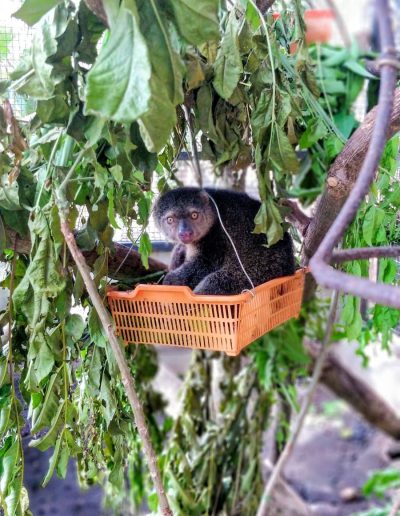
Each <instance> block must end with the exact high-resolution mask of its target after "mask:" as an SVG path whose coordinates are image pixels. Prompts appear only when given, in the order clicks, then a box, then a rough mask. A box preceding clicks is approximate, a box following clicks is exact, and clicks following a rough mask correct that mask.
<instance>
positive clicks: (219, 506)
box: [0, 0, 398, 514]
mask: <svg viewBox="0 0 400 516" xmlns="http://www.w3.org/2000/svg"><path fill="white" fill-rule="evenodd" d="M264 14H265V16H264ZM15 15H16V16H17V17H18V18H20V19H22V20H24V21H25V22H26V23H28V24H29V25H35V24H37V31H35V35H34V38H33V41H32V46H31V48H30V49H28V50H27V51H26V52H25V54H24V56H23V58H22V60H21V63H20V65H19V66H18V67H17V69H16V70H14V71H13V73H12V74H11V77H10V81H8V82H4V83H1V84H0V94H1V95H2V96H4V97H6V96H7V88H10V90H12V91H16V92H18V94H20V95H22V96H24V97H25V98H26V99H29V101H30V102H32V101H33V102H34V104H33V111H32V112H31V113H30V116H29V117H23V118H22V119H21V120H19V121H18V122H17V121H16V119H15V117H13V116H12V110H10V105H9V104H7V101H6V103H5V104H4V108H3V109H1V110H0V145H1V150H2V151H3V152H2V153H1V156H0V173H1V176H0V187H1V188H0V216H1V219H0V220H1V223H0V242H1V247H2V252H3V253H4V259H5V260H8V262H7V263H8V265H9V269H10V274H9V276H8V278H6V280H5V281H4V282H3V285H4V286H6V287H10V286H11V292H12V302H11V303H10V305H9V309H8V310H7V311H6V313H5V314H4V321H8V324H9V326H10V343H9V344H8V347H7V346H5V347H3V349H2V354H1V360H0V364H2V365H1V368H0V373H1V374H0V380H1V382H0V389H1V390H0V394H1V397H0V399H1V400H2V401H1V403H0V422H1V421H7V424H5V426H4V428H3V426H2V425H0V427H1V429H2V434H1V442H0V445H1V446H0V460H1V462H0V464H1V465H2V469H1V471H2V472H3V473H1V482H0V483H1V486H3V487H1V486H0V488H1V503H2V505H3V507H9V509H10V510H9V509H6V510H7V511H8V513H9V514H19V513H23V512H24V511H26V509H27V507H28V501H27V496H26V491H25V490H24V489H23V487H22V485H23V476H24V470H23V457H22V453H20V452H18V450H20V449H21V447H20V436H19V435H20V434H19V428H20V427H21V425H22V424H23V423H22V420H21V423H20V425H19V423H18V422H19V419H18V418H20V417H21V416H19V415H18V414H19V412H20V405H19V403H20V401H21V399H20V397H19V396H17V395H16V393H17V392H18V390H17V389H16V387H13V378H14V375H19V390H20V392H21V395H22V401H23V403H24V404H26V405H27V406H28V420H29V425H30V430H31V434H32V437H33V439H32V441H31V445H32V446H35V447H37V448H38V449H40V450H46V449H49V448H53V454H52V458H51V461H50V465H49V471H48V473H47V475H46V478H45V479H44V483H47V482H48V481H49V480H50V478H51V476H52V475H53V473H54V472H56V473H57V474H58V475H59V476H61V477H64V476H65V474H66V468H67V464H68V460H69V458H70V457H76V459H77V463H78V471H79V478H80V482H81V483H82V484H84V485H88V484H91V483H93V482H100V483H102V484H103V486H104V488H105V492H106V494H107V495H108V502H109V503H110V504H111V505H113V506H114V507H116V506H117V505H118V504H121V503H123V502H124V493H125V492H126V491H127V492H128V493H129V495H128V496H129V499H130V502H131V504H132V505H133V506H134V507H135V508H139V507H140V505H141V504H142V502H143V500H144V499H146V500H147V503H148V504H149V506H150V508H151V509H152V510H153V511H154V512H155V511H156V510H157V506H158V503H159V502H160V506H161V507H162V508H164V510H165V511H167V510H168V509H167V504H168V503H169V504H170V506H171V508H172V510H173V511H174V513H176V514H188V513H190V512H196V511H198V513H201V514H204V513H207V512H208V513H213V512H214V513H217V512H223V511H227V512H229V511H231V512H234V511H238V512H240V513H244V511H246V510H248V512H249V514H251V513H253V514H254V511H255V509H256V507H257V506H258V502H259V498H260V495H261V490H262V476H261V466H260V451H261V448H262V435H263V430H264V429H265V427H266V425H267V424H268V421H269V410H270V406H271V404H272V403H273V402H274V400H275V398H276V397H277V395H278V394H277V393H279V396H283V397H284V398H285V399H286V400H287V401H288V402H289V403H291V404H292V406H293V407H294V408H295V407H296V391H295V388H294V382H295V379H296V378H297V377H298V376H299V375H304V374H306V368H307V357H306V356H305V353H304V350H303V348H302V339H303V337H304V334H305V331H306V332H307V333H308V336H309V337H310V338H312V339H314V340H318V338H320V333H321V326H322V321H323V319H324V317H325V316H326V307H324V308H321V306H320V305H318V304H316V305H315V306H314V307H313V306H312V305H310V306H308V307H307V311H305V312H304V319H302V321H303V322H304V320H306V321H307V328H306V330H305V329H304V324H303V322H293V321H292V322H291V323H289V324H287V325H285V326H284V327H282V328H279V329H278V330H277V331H276V332H273V333H271V334H268V335H266V336H265V337H264V338H263V339H262V340H261V341H259V342H258V343H255V344H254V345H253V346H252V348H251V349H250V351H249V363H248V364H246V365H245V366H242V367H240V364H239V365H238V362H234V361H229V360H227V361H225V375H226V378H225V381H224V385H223V388H222V392H223V396H222V404H221V408H220V413H219V414H218V415H217V416H216V415H212V414H211V413H210V410H209V408H210V406H211V405H212V401H213V393H212V389H211V383H212V382H211V381H210V379H211V376H212V375H211V373H210V363H211V360H214V359H212V358H210V357H204V356H202V357H201V359H200V356H197V355H196V356H195V362H194V365H193V367H192V368H191V371H190V373H189V376H188V378H187V380H186V389H185V395H184V403H183V411H182V412H181V414H180V415H179V417H178V418H177V420H176V421H174V422H173V423H172V422H171V421H170V419H168V418H167V417H166V416H165V414H164V413H163V402H162V399H161V397H160V395H159V394H157V393H155V392H154V390H153V389H152V387H151V380H152V379H153V377H154V375H155V373H156V369H157V365H156V359H155V355H154V352H152V351H151V350H148V349H146V348H143V347H141V348H140V349H138V350H135V351H134V352H133V351H132V350H130V349H127V350H125V356H126V359H127V362H128V365H127V366H126V364H124V362H123V360H124V356H123V355H124V354H123V353H121V350H120V349H119V347H118V344H117V343H116V342H115V341H113V349H114V352H116V353H117V356H118V357H119V359H118V360H119V364H120V365H121V366H122V368H123V371H124V378H125V384H124V383H123V382H121V379H120V377H119V374H118V371H119V369H118V366H117V362H116V359H115V356H114V354H113V352H112V351H111V345H110V342H109V339H113V337H112V333H110V327H109V324H110V321H109V319H108V316H107V315H105V313H104V311H103V308H102V304H101V303H100V302H99V301H100V300H101V301H102V300H104V297H105V288H106V283H107V281H108V278H109V277H114V275H115V273H116V271H118V273H120V272H121V271H120V270H119V269H120V267H119V264H118V260H120V261H121V263H122V262H125V255H124V252H123V250H122V249H121V248H120V247H118V245H117V244H116V243H114V242H113V236H114V232H115V230H117V229H121V228H126V229H127V233H128V236H130V237H131V239H132V241H133V242H132V243H136V241H135V239H134V238H133V235H131V229H130V228H131V227H132V224H133V223H138V224H139V225H140V226H141V233H140V236H139V239H138V242H137V243H138V249H139V252H140V255H141V259H142V265H141V267H140V268H139V265H138V264H137V261H136V262H135V260H137V254H135V255H134V256H133V255H131V256H132V261H131V262H129V263H130V264H131V267H132V269H134V271H133V272H132V275H131V276H130V277H129V281H130V282H131V283H135V280H136V279H138V278H137V277H138V276H140V277H142V276H143V275H144V274H143V272H144V271H145V270H146V267H147V266H148V265H150V272H157V271H160V270H162V269H163V267H162V266H161V265H160V264H157V263H156V262H154V261H151V259H150V258H149V255H150V252H151V242H150V238H149V235H148V234H147V232H146V226H147V223H148V221H149V218H150V214H151V206H152V202H153V199H154V196H155V194H156V193H157V192H162V191H163V190H165V189H166V188H170V187H172V186H174V185H175V184H177V182H176V178H175V172H176V162H177V159H178V157H179V153H180V151H181V150H182V148H190V147H192V148H193V147H195V146H194V145H193V141H194V138H197V140H198V141H201V156H200V157H201V158H202V159H209V160H210V161H211V162H212V164H213V166H214V168H215V174H216V175H219V174H221V173H223V171H226V170H227V169H229V170H232V171H233V172H232V173H234V174H236V173H239V172H240V171H241V170H244V169H245V168H246V167H247V166H248V165H249V164H253V165H255V167H256V169H257V177H258V183H259V191H260V196H261V199H262V207H261V210H260V212H259V214H258V215H257V217H256V220H255V230H256V231H258V232H265V233H266V234H267V236H268V241H269V242H270V243H273V242H275V241H277V240H279V238H280V236H281V235H282V231H283V221H284V218H285V215H286V213H287V207H285V206H284V203H280V202H278V200H279V199H286V200H287V199H291V198H295V199H297V201H298V202H300V203H301V204H303V205H305V206H307V205H309V204H310V203H312V202H313V201H314V200H315V199H316V197H317V196H318V195H319V194H320V193H321V192H322V191H323V189H324V184H325V179H326V176H327V173H328V170H331V171H332V170H334V168H335V164H333V163H334V160H335V159H336V162H335V163H338V162H339V161H340V153H341V151H342V149H346V147H347V146H349V145H350V142H351V141H352V139H350V141H349V143H347V144H346V146H345V147H343V145H344V144H345V142H346V139H347V138H349V137H351V135H352V134H353V132H354V131H355V130H356V129H357V121H356V120H355V118H354V116H353V115H352V113H351V106H352V104H353V101H354V99H355V98H356V96H357V95H358V93H359V91H360V90H361V88H362V87H363V84H364V81H365V80H366V79H367V78H369V79H371V78H370V76H369V74H368V72H366V70H365V68H364V66H363V56H362V55H361V54H360V53H359V52H358V50H357V49H356V48H355V47H353V48H351V49H349V50H348V49H346V50H345V51H343V49H338V48H332V47H329V46H322V47H320V46H318V47H312V48H310V49H309V50H308V49H307V48H306V47H305V46H304V29H305V26H304V23H303V21H302V9H301V6H300V3H299V2H297V1H295V0H293V2H291V3H290V5H289V6H288V7H287V8H285V9H282V10H281V12H280V18H279V19H274V18H273V17H272V16H271V15H270V14H269V13H268V12H266V13H264V11H263V14H261V13H260V11H259V10H258V9H257V7H256V4H255V3H254V2H252V1H248V2H246V1H241V2H238V3H237V4H235V6H234V7H233V8H231V9H227V8H226V7H225V6H224V5H222V6H220V3H219V2H218V1H217V0H197V1H196V2H191V1H181V0H168V1H165V2H164V1H163V2H161V1H159V0H151V1H144V0H137V1H134V0H123V1H121V2H120V1H119V0H107V1H104V2H101V1H100V0H87V1H86V2H84V1H81V2H76V3H75V2H70V1H68V0H52V1H48V2H40V1H39V0H26V1H25V2H24V4H23V6H22V7H21V8H20V9H19V10H18V11H17V13H15ZM293 44H296V45H297V50H296V51H295V52H294V51H293V49H294V46H293ZM369 57H370V56H369ZM371 80H374V81H375V80H376V79H371ZM183 113H185V115H186V116H183ZM360 130H362V128H360V129H359V131H360ZM354 134H355V135H356V134H357V132H356V133H354ZM191 144H192V145H191ZM391 145H392V148H391V150H390V148H389V147H388V150H387V162H385V163H382V166H383V167H384V168H385V170H386V171H387V172H385V173H384V174H383V176H382V182H381V183H379V185H378V187H377V192H376V193H374V195H376V199H378V198H379V202H382V203H385V202H387V203H388V204H382V206H378V207H377V209H378V212H377V213H375V215H374V216H372V213H371V215H369V216H368V217H366V220H367V221H370V222H371V227H372V226H374V227H375V224H376V223H377V222H376V221H377V220H378V219H379V208H382V209H385V212H386V213H387V217H389V213H390V221H389V218H387V219H385V220H386V222H385V225H386V226H387V227H388V231H387V232H386V234H385V235H384V234H383V233H382V234H381V240H380V241H379V243H380V244H382V245H385V244H388V240H389V238H391V237H392V236H393V232H391V231H390V230H389V226H390V224H391V223H392V220H393V216H394V215H393V213H394V208H395V207H396V202H397V200H396V199H397V197H398V185H397V186H396V184H395V183H394V182H393V181H392V179H390V177H391V174H392V172H389V170H392V169H391V168H390V167H388V163H389V161H390V156H392V155H393V154H394V153H395V151H396V148H397V147H396V145H397V142H392V143H391ZM299 149H300V150H301V151H302V152H301V153H299V152H296V150H299ZM344 152H345V151H344ZM338 156H339V157H338ZM330 167H331V168H330ZM332 175H333V174H332V173H331V172H329V178H328V190H327V192H329V193H331V190H330V189H331V186H330V185H329V180H330V179H331V177H330V176H332ZM336 176H337V174H336V175H335V177H336ZM385 177H386V180H385V179H384V178H385ZM388 178H389V179H388ZM385 181H386V182H385ZM60 185H62V188H61V190H62V191H63V192H64V194H65V198H63V199H62V203H61V205H60V199H59V197H57V192H60ZM324 195H326V193H325V194H324ZM56 199H58V203H57V202H56ZM371 202H372V200H371ZM289 204H290V203H289ZM286 206H287V205H286ZM365 206H366V208H365V209H366V210H368V212H369V211H372V210H371V206H370V205H367V204H366V205H365ZM388 207H389V208H390V210H388V209H387V208H388ZM320 209H321V204H319V208H317V210H320ZM317 213H318V211H317ZM332 213H335V212H334V211H332ZM332 217H334V215H333V216H331V218H330V219H329V220H330V222H329V223H331V222H332ZM325 222H326V220H325V219H324V220H323V222H322V223H321V227H322V226H323V225H324V224H325ZM308 226H309V229H308V230H307V233H306V239H305V243H306V246H305V247H306V248H307V249H309V243H310V239H311V235H313V234H314V235H316V234H318V231H319V229H318V217H317V216H316V217H314V218H313V219H312V220H311V221H310V222H309V225H308ZM355 226H356V222H355ZM324 227H326V224H325V226H324ZM371 227H370V224H369V222H368V223H367V222H365V229H363V230H362V235H363V236H367V238H368V235H371V234H373V233H374V231H373V230H372V229H371ZM314 231H315V232H314ZM313 232H314V233H313ZM357 234H359V231H358V227H357V228H356V227H353V228H351V230H350V232H349V235H348V237H347V238H348V244H349V245H352V244H353V240H352V239H354V238H356V235H357ZM10 237H11V238H10ZM317 240H318V238H315V239H314V241H313V242H314V244H316V242H317ZM75 241H76V244H77V246H75ZM11 242H12V245H11ZM366 242H367V243H368V240H366ZM317 243H319V242H317ZM22 244H23V245H22ZM67 244H68V245H67ZM68 248H69V249H70V251H68ZM78 248H79V250H78ZM13 250H14V251H13ZM17 250H18V251H19V252H16V251H17ZM81 252H82V253H83V254H84V256H85V257H86V259H87V262H88V263H89V266H90V271H91V274H92V280H93V282H94V283H93V282H92V280H91V279H90V278H89V275H88V269H87V268H86V266H85V265H84V262H83V260H82V255H81ZM71 256H72V259H71ZM116 262H117V263H116ZM11 263H12V264H13V265H12V266H11ZM125 263H128V262H125ZM77 264H79V267H78V266H77ZM386 269H387V271H386V272H385V270H386ZM389 269H390V270H389ZM385 270H383V271H382V272H381V273H380V274H381V275H382V279H383V280H385V281H392V279H393V275H392V265H388V266H387V267H386V268H385ZM11 271H12V273H11ZM123 272H124V277H125V278H126V271H123ZM119 277H121V276H119ZM10 284H11V285H10ZM88 286H90V293H91V294H90V296H89V297H88V295H87V293H86V287H88ZM99 296H100V298H99ZM93 299H96V300H97V301H96V304H97V308H98V309H99V310H100V311H101V313H102V318H103V322H104V323H105V326H106V329H105V331H104V328H103V327H102V325H101V323H100V320H99V317H98V315H97V313H96V310H95V309H94V306H93V304H94V303H93ZM317 303H318V302H317ZM346 303H350V302H349V301H346ZM77 308H78V311H79V315H78V313H76V311H77V310H76V309H77ZM344 313H345V315H346V314H347V319H346V320H348V319H349V318H350V317H352V320H353V319H354V321H355V320H356V316H355V315H352V313H351V312H350V309H349V308H348V307H347V305H346V306H345V312H344ZM354 313H355V311H354ZM391 317H392V319H391V320H392V321H395V320H396V314H394V313H393V314H392V315H391ZM383 319H384V317H383V316H382V312H381V313H380V315H379V309H378V308H376V315H374V331H375V332H376V333H380V332H384V333H385V334H387V336H389V335H388V333H389V328H388V326H387V324H386V322H383ZM355 327H356V323H354V324H350V325H349V328H352V331H354V328H355ZM344 331H345V329H344ZM348 335H350V329H349V333H348ZM10 350H11V351H10ZM134 353H136V354H135V355H134ZM3 366H4V367H3ZM11 373H12V374H11ZM10 375H11V376H10ZM130 375H132V377H133V378H134V380H135V385H136V389H137V391H138V392H137V397H136V399H135V403H134V405H135V406H136V409H135V410H137V406H138V405H137V404H136V401H138V399H139V400H140V402H141V403H142V405H143V409H144V413H145V414H146V416H147V422H148V427H149V435H150V437H151V441H152V443H153V447H154V451H155V454H157V459H158V460H157V463H158V464H157V465H158V467H159V468H160V470H161V475H162V480H163V482H164V485H165V489H166V495H167V497H168V502H167V501H166V500H165V499H164V498H163V497H162V488H161V487H160V479H159V478H158V479H157V483H158V490H159V495H157V493H155V492H154V491H152V487H151V485H150V482H149V478H148V469H147V466H146V465H145V464H144V460H143V457H142V454H141V443H140V440H139V436H138V432H137V429H136V428H135V425H134V424H133V422H132V418H131V405H130V403H129V400H128V398H127V392H126V385H127V381H126V379H127V378H128V377H129V376H130ZM15 377H16V376H15ZM129 382H130V380H129V381H128V386H129V385H131V384H130V383H129ZM14 385H15V382H14ZM130 397H131V399H132V391H130ZM252 400H256V401H257V403H256V404H255V405H252ZM214 416H215V417H214ZM160 421H161V423H160ZM142 435H143V433H142ZM248 435H252V437H253V439H252V441H251V444H250V445H249V444H248V440H246V436H248ZM151 460H153V463H152V472H153V477H154V476H156V477H157V473H156V466H157V465H156V464H155V461H154V455H153V459H151ZM10 465H13V468H11V469H10V467H9V466H10ZM14 466H16V467H14ZM11 471H12V474H11V473H10V472H11ZM160 493H161V496H160ZM10 504H12V505H10Z"/></svg>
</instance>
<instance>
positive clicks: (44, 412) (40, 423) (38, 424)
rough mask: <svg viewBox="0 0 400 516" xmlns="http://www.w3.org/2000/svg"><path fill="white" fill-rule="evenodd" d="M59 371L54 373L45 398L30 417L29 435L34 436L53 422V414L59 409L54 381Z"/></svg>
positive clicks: (47, 386)
mask: <svg viewBox="0 0 400 516" xmlns="http://www.w3.org/2000/svg"><path fill="white" fill-rule="evenodd" d="M60 370H61V369H59V370H58V371H57V372H56V373H54V374H53V375H52V376H51V378H50V381H49V383H48V384H47V385H46V396H45V398H44V402H43V404H42V405H41V407H39V408H38V409H35V410H34V412H33V416H32V428H31V433H32V434H35V433H36V432H39V430H41V429H42V428H44V427H46V426H49V425H50V424H51V422H52V421H53V418H54V414H56V413H57V412H58V409H59V405H60V404H59V395H58V393H57V392H56V389H57V386H56V380H57V379H58V375H59V372H60Z"/></svg>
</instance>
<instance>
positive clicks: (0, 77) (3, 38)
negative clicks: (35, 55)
mask: <svg viewBox="0 0 400 516" xmlns="http://www.w3.org/2000/svg"><path fill="white" fill-rule="evenodd" d="M21 3H22V2H21V1H20V0H2V1H1V8H0V81H5V80H8V79H9V77H10V73H11V72H12V71H13V70H14V69H15V68H16V67H17V65H18V63H19V61H20V58H21V56H22V54H23V52H24V50H25V49H28V48H29V47H30V46H31V44H32V38H33V34H34V29H32V28H30V27H29V26H28V25H26V24H25V23H24V22H22V21H20V20H18V19H17V18H14V17H13V16H12V14H13V13H14V12H15V11H16V10H17V9H18V7H19V6H20V4H21ZM9 100H10V102H11V104H12V106H13V109H14V113H15V115H16V116H17V117H23V116H25V115H26V114H27V113H28V112H29V111H32V109H34V104H33V103H32V101H28V100H27V99H26V98H24V97H23V96H22V95H18V93H16V92H15V91H13V90H12V89H11V90H10V91H9Z"/></svg>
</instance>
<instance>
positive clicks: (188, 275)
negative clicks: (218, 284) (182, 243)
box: [163, 256, 215, 290]
mask: <svg viewBox="0 0 400 516" xmlns="http://www.w3.org/2000/svg"><path fill="white" fill-rule="evenodd" d="M214 271H215V266H214V265H212V264H211V263H210V262H208V261H207V260H205V259H204V258H203V257H201V256H198V257H196V258H193V259H191V260H189V261H187V262H185V263H184V264H183V265H181V266H180V267H178V268H177V269H174V270H172V271H171V272H169V273H168V274H167V275H166V276H165V278H164V281H163V284H164V285H186V286H188V287H190V288H191V289H193V290H194V289H195V287H196V285H198V283H200V281H201V280H202V279H203V278H205V277H206V276H208V275H209V274H211V273H212V272H214Z"/></svg>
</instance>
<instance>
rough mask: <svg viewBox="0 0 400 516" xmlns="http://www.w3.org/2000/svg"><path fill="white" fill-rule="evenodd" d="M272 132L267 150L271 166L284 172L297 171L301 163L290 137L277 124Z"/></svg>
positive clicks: (267, 157)
mask: <svg viewBox="0 0 400 516" xmlns="http://www.w3.org/2000/svg"><path fill="white" fill-rule="evenodd" d="M270 134H271V140H270V141H269V142H268V143H267V144H266V150H265V158H266V159H267V160H268V162H269V164H270V168H273V169H276V170H278V171H280V172H282V173H289V172H297V171H298V169H299V166H300V164H299V160H298V159H297V156H296V153H295V151H294V149H293V146H292V144H291V143H290V141H289V138H288V137H287V136H286V134H285V133H284V131H283V130H282V129H281V128H280V127H279V125H277V124H274V125H273V127H272V129H271V131H270Z"/></svg>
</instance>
